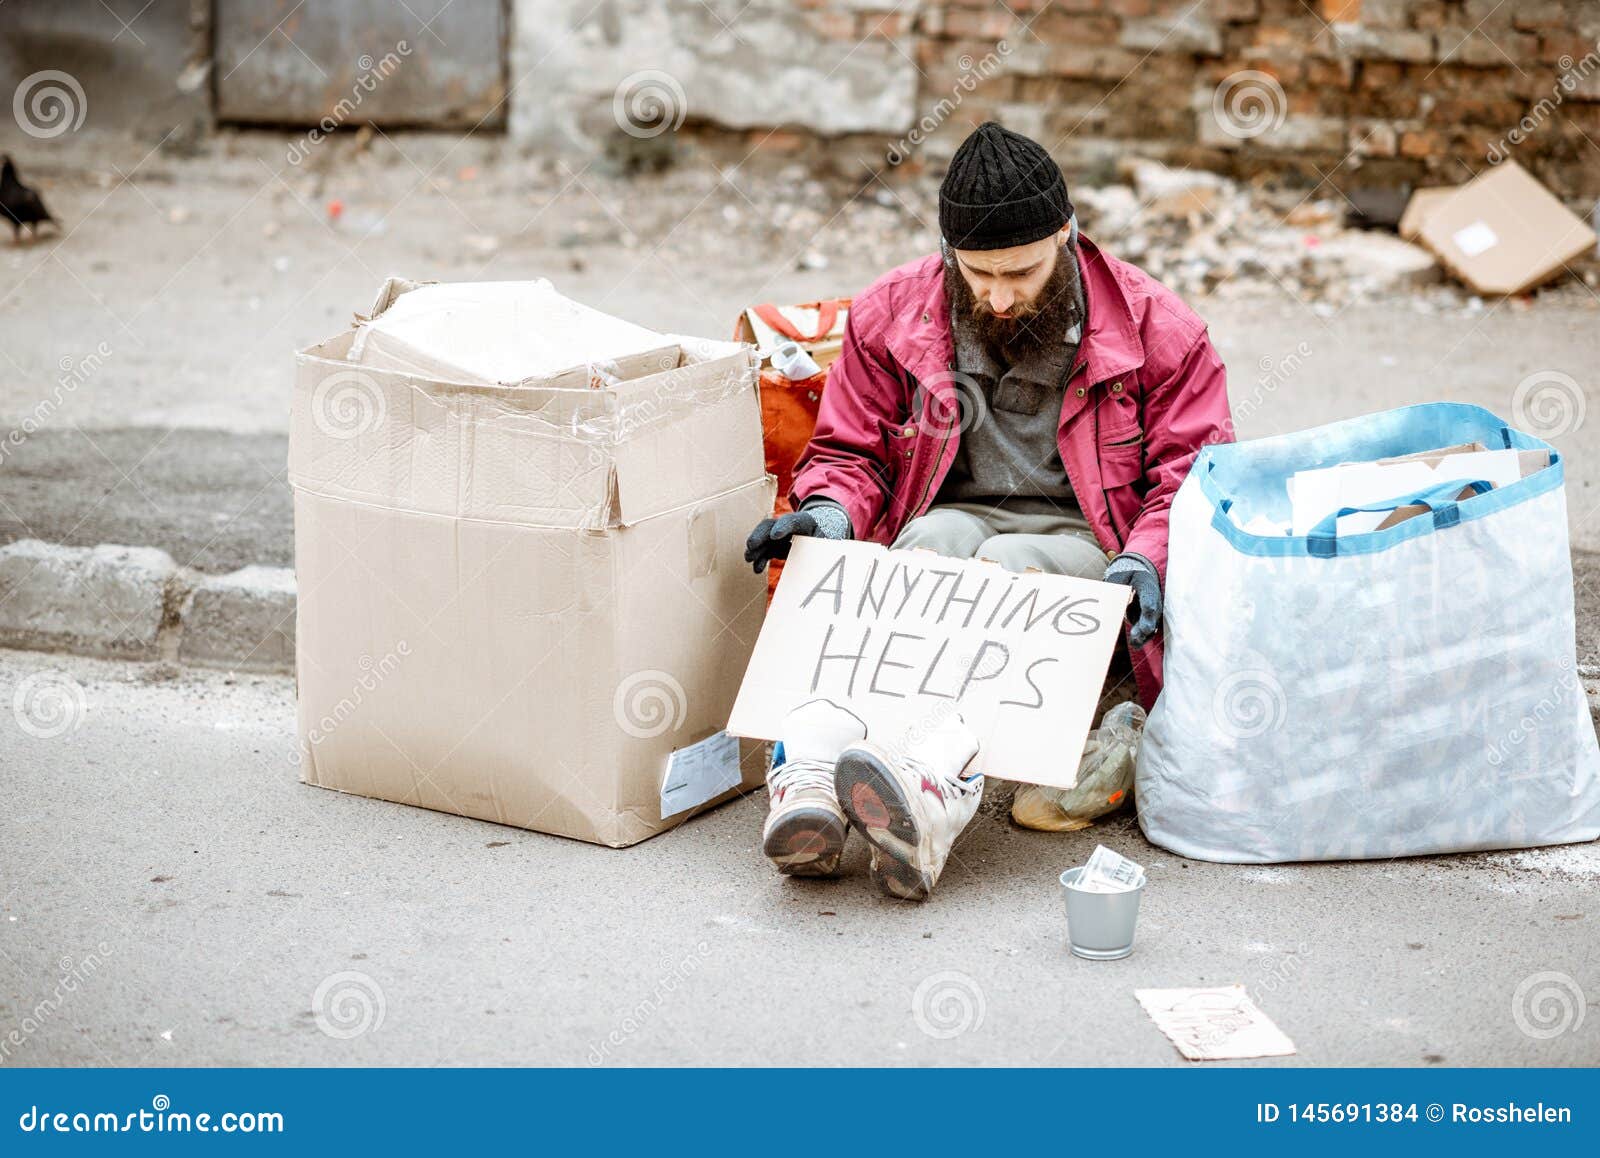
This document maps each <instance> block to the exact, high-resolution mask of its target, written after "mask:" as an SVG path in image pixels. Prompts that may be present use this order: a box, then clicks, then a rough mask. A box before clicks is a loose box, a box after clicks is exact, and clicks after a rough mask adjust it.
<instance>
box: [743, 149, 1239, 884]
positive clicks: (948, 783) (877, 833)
mask: <svg viewBox="0 0 1600 1158" xmlns="http://www.w3.org/2000/svg"><path fill="white" fill-rule="evenodd" d="M939 229H940V232H941V234H942V235H943V239H942V245H941V253H939V254H935V255H931V256H929V257H925V258H922V259H920V260H918V261H913V262H911V263H910V264H908V265H904V266H901V267H900V268H898V269H896V270H893V271H891V272H890V273H888V274H886V275H885V276H884V277H882V278H880V279H878V281H876V282H874V283H873V284H872V286H871V287H869V288H868V289H867V290H866V292H864V293H862V294H861V295H860V296H858V297H856V298H855V299H854V301H853V303H852V306H851V310H850V315H849V320H848V323H847V326H846V330H845V335H844V347H843V352H842V353H841V354H840V356H839V359H838V360H837V361H836V362H835V363H834V364H833V366H832V367H831V368H830V369H829V372H828V381H827V387H826V389H825V390H824V392H823V395H822V402H821V410H820V413H819V415H818V421H817V427H816V433H815V434H814V435H813V437H812V439H811V442H810V444H809V446H808V447H807V448H806V451H805V453H804V454H803V455H802V456H801V458H800V461H799V463H798V465H797V467H796V471H795V478H794V488H793V493H792V495H791V496H790V497H791V499H792V501H793V504H794V511H793V512H792V513H790V514H786V515H783V516H781V517H779V518H777V519H766V520H763V521H762V523H761V524H760V525H759V526H758V527H757V528H756V529H755V530H754V531H753V532H752V533H751V535H750V538H749V541H748V543H747V544H746V550H745V558H746V559H747V560H748V561H749V562H751V563H752V564H753V565H754V566H755V567H756V569H757V570H761V569H763V568H765V566H766V564H767V561H768V560H770V559H781V558H784V557H786V556H787V555H788V553H789V547H790V545H791V543H792V540H793V538H794V537H795V536H797V535H809V536H818V537H821V538H827V539H850V538H856V539H866V540H870V541H873V542H877V543H887V544H892V545H893V546H894V547H897V548H900V547H921V548H924V549H927V550H932V551H936V552H938V553H939V554H942V555H949V556H954V557H956V558H963V559H965V558H973V557H978V558H984V559H990V560H993V561H994V562H996V563H999V564H1000V565H1001V566H1004V567H1007V568H1010V569H1012V570H1016V571H1022V570H1025V569H1027V568H1029V567H1034V568H1038V569H1039V570H1041V571H1047V572H1052V573H1057V574H1062V575H1077V576H1081V577H1084V578H1093V579H1104V580H1105V581H1106V582H1109V583H1122V584H1126V585H1127V586H1129V587H1130V588H1132V592H1133V597H1132V601H1131V602H1130V604H1129V609H1128V617H1129V626H1128V632H1127V643H1128V650H1129V653H1130V658H1131V660H1132V668H1133V673H1134V676H1135V679H1136V681H1137V684H1138V692H1139V697H1140V699H1141V700H1142V701H1143V702H1144V704H1145V706H1146V707H1148V706H1149V705H1150V704H1152V703H1153V702H1154V700H1155V697H1156V693H1157V692H1158V691H1159V690H1160V685H1161V592H1162V583H1163V578H1164V575H1165V569H1166V558H1167V514H1168V509H1169V507H1170V505H1171V503H1172V497H1173V495H1174V493H1176V491H1177V489H1178V485H1179V484H1180V483H1181V482H1182V481H1183V479H1184V476H1185V475H1186V474H1187V473H1188V471H1189V467H1190V465H1191V463H1192V462H1193V461H1194V457H1195V454H1196V452H1197V451H1198V450H1199V449H1200V447H1201V446H1203V445H1205V444H1207V443H1213V442H1224V441H1228V440H1229V439H1230V437H1231V424H1230V422H1229V415H1228V397H1227V382H1226V372H1225V370H1224V369H1223V365H1222V362H1221V360H1220V359H1219V358H1218V357H1217V353H1216V351H1215V350H1214V349H1213V348H1212V345H1211V340H1210V338H1209V337H1208V336H1207V334H1206V327H1205V323H1204V322H1202V321H1201V320H1200V319H1199V318H1198V317H1197V316H1196V315H1195V314H1194V312H1193V311H1192V310H1190V309H1189V308H1188V307H1187V306H1185V305H1184V304H1183V303H1182V302H1181V301H1179V300H1178V298H1177V296H1176V295H1174V294H1173V293H1172V292H1171V291H1170V290H1168V289H1167V288H1166V287H1164V286H1162V285H1161V284H1160V283H1158V282H1156V281H1155V280H1154V279H1153V278H1151V277H1150V276H1149V275H1147V274H1145V273H1144V272H1143V271H1141V270H1139V269H1136V268H1134V267H1133V266H1131V265H1128V264H1126V263H1124V262H1121V261H1118V260H1117V259H1116V258H1114V257H1111V256H1110V255H1108V254H1106V253H1104V252H1102V251H1101V250H1100V249H1099V248H1098V247H1097V246H1095V245H1094V244H1093V243H1092V242H1091V241H1090V240H1089V239H1088V238H1086V237H1083V236H1082V235H1081V234H1080V233H1079V232H1078V228H1077V219H1076V216H1075V214H1074V212H1073V208H1072V202H1071V200H1070V199H1069V198H1068V195H1067V187H1066V181H1065V180H1064V178H1063V177H1062V174H1061V170H1060V168H1059V167H1058V166H1057V165H1056V163H1055V161H1054V160H1053V159H1051V157H1050V155H1049V153H1048V152H1046V150H1045V149H1044V148H1043V147H1042V146H1040V145H1039V144H1038V143H1036V142H1034V141H1032V140H1029V139H1028V138H1027V137H1024V136H1021V135H1020V134H1018V133H1013V132H1011V131H1009V130H1007V129H1005V128H1003V127H1001V126H1000V125H998V124H996V123H994V122H989V123H987V124H984V125H981V126H980V127H979V128H978V129H977V130H976V131H975V132H973V133H972V135H971V136H969V137H968V138H967V139H966V141H965V142H963V143H962V145H961V147H960V149H958V150H957V151H956V154H955V156H954V157H953V158H952V160H951V162H950V168H949V171H948V172H947V173H946V175H945V178H944V181H943V184H942V185H941V186H940V189H939ZM977 750H978V742H977V739H976V737H975V736H974V735H973V734H972V732H971V731H970V730H969V729H967V728H966V727H965V725H964V724H963V723H962V722H961V720H960V718H959V717H953V718H951V719H948V720H946V721H944V722H943V723H942V724H941V725H940V726H939V727H938V728H935V729H932V730H931V731H924V732H923V733H922V734H921V735H919V736H918V738H917V739H916V741H915V742H914V743H912V744H910V745H906V744H894V743H889V744H885V743H883V742H881V741H880V740H879V738H876V737H875V738H873V739H872V740H868V738H867V736H866V728H865V726H864V725H863V724H862V722H861V721H860V720H859V719H857V718H856V716H855V715H853V714H852V713H850V712H849V711H848V710H847V709H846V708H844V707H842V706H840V705H836V704H833V703H829V702H827V701H822V700H817V701H813V702H811V703H808V704H805V705H803V706H801V707H800V708H797V709H795V711H794V712H793V713H792V714H791V716H790V719H789V721H788V726H787V728H786V732H785V736H784V740H783V742H782V743H781V744H780V745H779V746H778V749H777V750H776V752H775V756H774V766H773V769H772V772H771V773H770V774H769V776H768V788H769V792H770V810H769V814H768V818H767V823H766V828H765V831H764V836H763V849H764V851H765V853H766V855H767V856H768V857H769V858H770V859H771V860H772V861H773V863H774V864H775V865H776V866H777V867H778V869H779V871H781V872H786V873H791V874H796V875H806V876H819V875H832V874H833V873H835V872H836V871H837V868H838V864H839V860H840V856H841V854H842V853H843V851H844V847H845V838H846V836H847V835H848V831H849V827H850V826H851V825H852V824H853V825H854V826H855V827H858V828H860V829H861V831H862V833H863V834H864V835H865V836H866V838H867V840H868V841H869V842H870V844H871V845H872V862H871V863H872V876H873V879H874V881H875V882H876V883H877V884H878V886H879V887H880V888H881V889H883V890H884V891H885V892H887V893H889V894H890V895H892V896H896V897H901V898H907V899H916V900H921V899H925V898H926V897H927V896H928V895H929V893H930V892H931V891H932V889H933V886H934V884H935V883H936V882H937V881H938V878H939V874H940V873H941V872H942V871H943V869H944V865H945V861H946V859H947V858H948V856H949V852H950V846H951V845H952V843H953V842H954V840H955V838H956V836H957V834H959V833H960V831H961V830H962V828H964V827H965V826H966V824H967V822H968V821H969V820H971V818H972V816H973V814H974V813H975V812H976V810H977V806H978V800H979V797H980V795H981V793H982V788H983V785H982V777H981V776H979V775H967V774H966V773H967V770H968V767H969V765H970V764H971V762H972V758H973V757H974V756H975V755H976V754H977ZM1072 758H1073V759H1076V753H1074V754H1072Z"/></svg>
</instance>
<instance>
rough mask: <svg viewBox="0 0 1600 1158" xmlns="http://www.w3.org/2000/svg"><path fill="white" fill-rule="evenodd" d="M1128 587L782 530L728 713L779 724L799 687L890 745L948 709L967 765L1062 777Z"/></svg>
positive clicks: (1065, 781) (747, 724)
mask: <svg viewBox="0 0 1600 1158" xmlns="http://www.w3.org/2000/svg"><path fill="white" fill-rule="evenodd" d="M1131 594H1132V593H1131V592H1130V590H1129V589H1128V588H1127V587H1125V586H1122V585H1121V584H1115V583H1101V582H1098V581H1096V580H1092V579H1076V578H1072V577H1070V576H1065V575H1046V574H1042V573H1040V572H1028V573H1026V574H1015V573H1013V572H1010V571H1007V570H1005V569H1004V568H1002V567H1000V566H999V565H998V564H995V563H989V562H986V561H983V560H978V559H950V558H946V557H944V556H942V555H936V554H934V553H932V552H930V551H892V550H890V549H888V548H886V547H882V546H879V545H877V544H875V543H861V542H843V543H839V542H831V541H827V540H821V539H806V538H802V539H796V540H795V543H794V548H793V550H792V552H791V553H790V555H789V559H788V561H787V563H786V564H785V565H784V570H783V577H782V579H780V580H779V582H778V587H777V591H776V592H775V593H774V595H773V600H772V605H771V607H770V609H769V610H768V613H767V618H766V622H765V623H764V624H763V625H762V628H761V637H760V638H759V639H758V640H757V641H756V647H755V654H754V655H753V656H752V657H751V659H750V666H749V668H748V669H747V670H746V671H745V675H744V682H743V683H742V684H741V685H740V688H739V697H738V699H737V701H736V702H735V704H734V708H733V714H732V716H731V717H730V718H729V721H728V730H729V731H730V732H733V733H734V734H736V735H740V736H749V737H754V738H757V739H764V740H778V739H782V738H783V724H784V719H785V717H786V716H787V715H788V713H789V711H790V710H791V709H793V708H795V707H797V706H798V705H800V704H802V703H805V702H806V701H808V700H812V699H818V698H824V699H830V700H833V701H835V702H836V703H840V704H843V705H845V706H847V707H849V708H850V710H851V711H853V712H855V713H856V714H857V715H859V716H860V717H861V718H862V719H863V720H865V721H866V723H867V727H868V732H867V736H868V738H869V739H873V740H877V741H879V742H880V743H884V744H886V745H889V746H891V747H894V746H898V745H899V744H901V743H902V742H903V741H904V740H905V739H906V738H907V737H908V736H910V737H914V736H915V735H916V734H917V733H919V732H921V731H925V730H927V729H931V728H933V727H936V726H937V725H938V724H939V723H941V722H942V721H943V720H945V719H947V718H948V717H949V716H950V715H951V714H953V713H955V712H959V713H960V714H961V716H962V717H963V719H964V720H965V721H966V723H967V725H968V726H969V727H971V728H972V730H973V731H974V732H976V733H977V735H978V737H979V740H980V742H981V746H980V748H979V752H978V756H977V759H976V762H975V765H974V766H975V768H976V769H977V770H978V771H981V772H983V773H985V774H987V775H991V776H996V777H1001V778H1004V779H1007V780H1018V781H1022V782H1024V783H1032V784H1044V785H1049V786H1051V787H1056V788H1070V787H1072V785H1073V784H1074V783H1075V782H1076V779H1077V771H1078V758H1079V756H1080V754H1081V753H1082V751H1083V745H1084V740H1085V739H1086V738H1087V736H1088V733H1089V725H1090V723H1091V722H1092V719H1093V715H1094V710H1095V706H1096V704H1097V702H1098V701H1099V697H1100V691H1101V687H1102V685H1103V684H1104V683H1105V677H1106V670H1107V668H1108V666H1109V665H1110V662H1111V653H1112V651H1113V649H1114V648H1115V646H1116V641H1117V637H1118V635H1119V633H1120V632H1121V631H1122V628H1123V617H1124V613H1125V611H1126V609H1127V605H1128V600H1129V599H1130V598H1131Z"/></svg>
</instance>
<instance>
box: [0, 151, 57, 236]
mask: <svg viewBox="0 0 1600 1158" xmlns="http://www.w3.org/2000/svg"><path fill="white" fill-rule="evenodd" d="M0 219H3V220H6V221H9V222H10V223H11V240H12V241H13V242H15V241H16V240H17V239H18V237H19V236H20V235H21V233H22V227H23V226H24V225H26V226H29V227H31V228H32V230H33V235H34V236H35V237H37V236H38V235H39V225H40V223H41V222H45V221H48V222H50V224H51V225H56V226H58V227H59V222H57V221H56V219H55V218H54V217H51V216H50V211H49V210H48V209H46V208H45V207H44V202H43V201H42V200H40V198H39V193H38V191H37V190H35V189H30V188H28V186H26V185H24V184H23V183H22V181H21V179H20V178H19V177H18V176H17V167H16V166H15V165H14V164H12V163H11V158H10V157H9V156H6V157H0Z"/></svg>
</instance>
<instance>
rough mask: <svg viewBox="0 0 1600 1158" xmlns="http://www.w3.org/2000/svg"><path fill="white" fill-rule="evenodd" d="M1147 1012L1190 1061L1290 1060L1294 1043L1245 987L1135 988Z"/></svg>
mask: <svg viewBox="0 0 1600 1158" xmlns="http://www.w3.org/2000/svg"><path fill="white" fill-rule="evenodd" d="M1133 995H1134V996H1135V997H1137V998H1138V999H1139V1004H1140V1005H1142V1006H1144V1011H1145V1012H1146V1013H1148V1014H1149V1015H1150V1019H1151V1020H1152V1021H1154V1022H1155V1023H1156V1028H1157V1029H1159V1030H1161V1032H1162V1033H1164V1034H1166V1035H1167V1038H1168V1039H1169V1040H1170V1041H1171V1042H1172V1044H1173V1045H1175V1046H1177V1047H1178V1052H1179V1053H1181V1054H1183V1056H1184V1057H1186V1058H1188V1059H1189V1060H1190V1061H1229V1060H1234V1059H1238V1058H1251V1057H1287V1056H1288V1055H1289V1054H1292V1053H1294V1052H1295V1049H1294V1042H1292V1041H1290V1040H1289V1038H1288V1037H1287V1036H1286V1035H1285V1034H1284V1032H1283V1031H1282V1030H1281V1029H1279V1028H1278V1027H1277V1026H1276V1025H1274V1024H1272V1020H1271V1019H1270V1018H1269V1017H1267V1015H1266V1014H1264V1013H1262V1012H1261V1010H1260V1009H1258V1008H1256V1003H1255V1002H1254V1001H1252V1000H1251V999H1250V994H1249V993H1247V992H1246V991H1245V987H1244V986H1243V985H1222V986H1218V987H1216V988H1212V989H1136V990H1134V994H1133Z"/></svg>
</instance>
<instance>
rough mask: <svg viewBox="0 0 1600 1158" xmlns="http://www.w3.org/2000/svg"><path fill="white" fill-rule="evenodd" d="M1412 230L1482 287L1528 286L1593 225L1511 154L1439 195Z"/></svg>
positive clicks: (1555, 269) (1571, 251)
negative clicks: (1463, 183)
mask: <svg viewBox="0 0 1600 1158" xmlns="http://www.w3.org/2000/svg"><path fill="white" fill-rule="evenodd" d="M1417 237H1418V240H1419V241H1421V243H1422V244H1423V245H1425V246H1426V247H1427V248H1428V249H1430V250H1432V251H1433V253H1434V255H1435V256H1437V257H1438V258H1439V261H1440V263H1441V264H1443V265H1444V266H1445V267H1446V268H1447V269H1449V270H1450V271H1451V272H1452V273H1454V274H1455V275H1456V276H1457V277H1459V278H1460V279H1461V280H1462V281H1464V282H1466V283H1467V285H1468V286H1470V287H1471V288H1472V289H1474V290H1476V291H1478V292H1479V293H1486V294H1516V293H1521V292H1523V291H1524V290H1528V289H1532V288H1533V287H1534V286H1537V285H1539V284H1541V283H1542V282H1544V281H1547V280H1549V279H1550V278H1551V277H1553V276H1554V275H1555V274H1557V273H1559V272H1560V270H1561V268H1562V266H1563V265H1564V264H1565V263H1566V262H1568V261H1571V260H1572V259H1573V258H1575V257H1577V256H1578V255H1579V254H1581V253H1583V252H1584V251H1585V250H1588V249H1591V248H1593V246H1594V244H1595V233H1594V230H1593V229H1591V228H1589V226H1588V225H1587V224H1586V223H1585V222H1584V221H1583V220H1582V219H1581V218H1580V217H1578V216H1577V215H1575V214H1574V213H1572V212H1571V211H1570V210H1568V209H1567V207H1566V206H1565V205H1563V204H1561V202H1560V201H1559V200H1557V199H1556V197H1555V195H1554V194H1553V193H1551V192H1550V191H1549V190H1548V189H1546V188H1545V187H1544V186H1543V185H1541V184H1540V183H1539V182H1538V181H1537V180H1536V179H1535V178H1534V177H1533V176H1532V175H1531V174H1530V173H1529V172H1528V171H1527V170H1526V169H1524V168H1522V166H1520V165H1518V164H1517V163H1516V162H1515V161H1502V162H1501V163H1500V164H1498V165H1496V166H1495V167H1494V168H1492V169H1490V170H1488V171H1487V172H1485V173H1483V174H1481V175H1479V176H1478V177H1477V178H1475V179H1474V180H1472V181H1470V182H1468V183H1467V184H1465V185H1463V186H1461V188H1460V189H1458V190H1457V191H1456V192H1455V193H1454V194H1452V195H1451V196H1449V197H1446V198H1442V199H1440V200H1439V202H1438V203H1437V204H1436V205H1434V206H1432V207H1431V208H1430V209H1429V210H1428V212H1427V214H1426V216H1424V217H1423V218H1422V223H1421V225H1420V227H1419V228H1418V232H1417Z"/></svg>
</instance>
